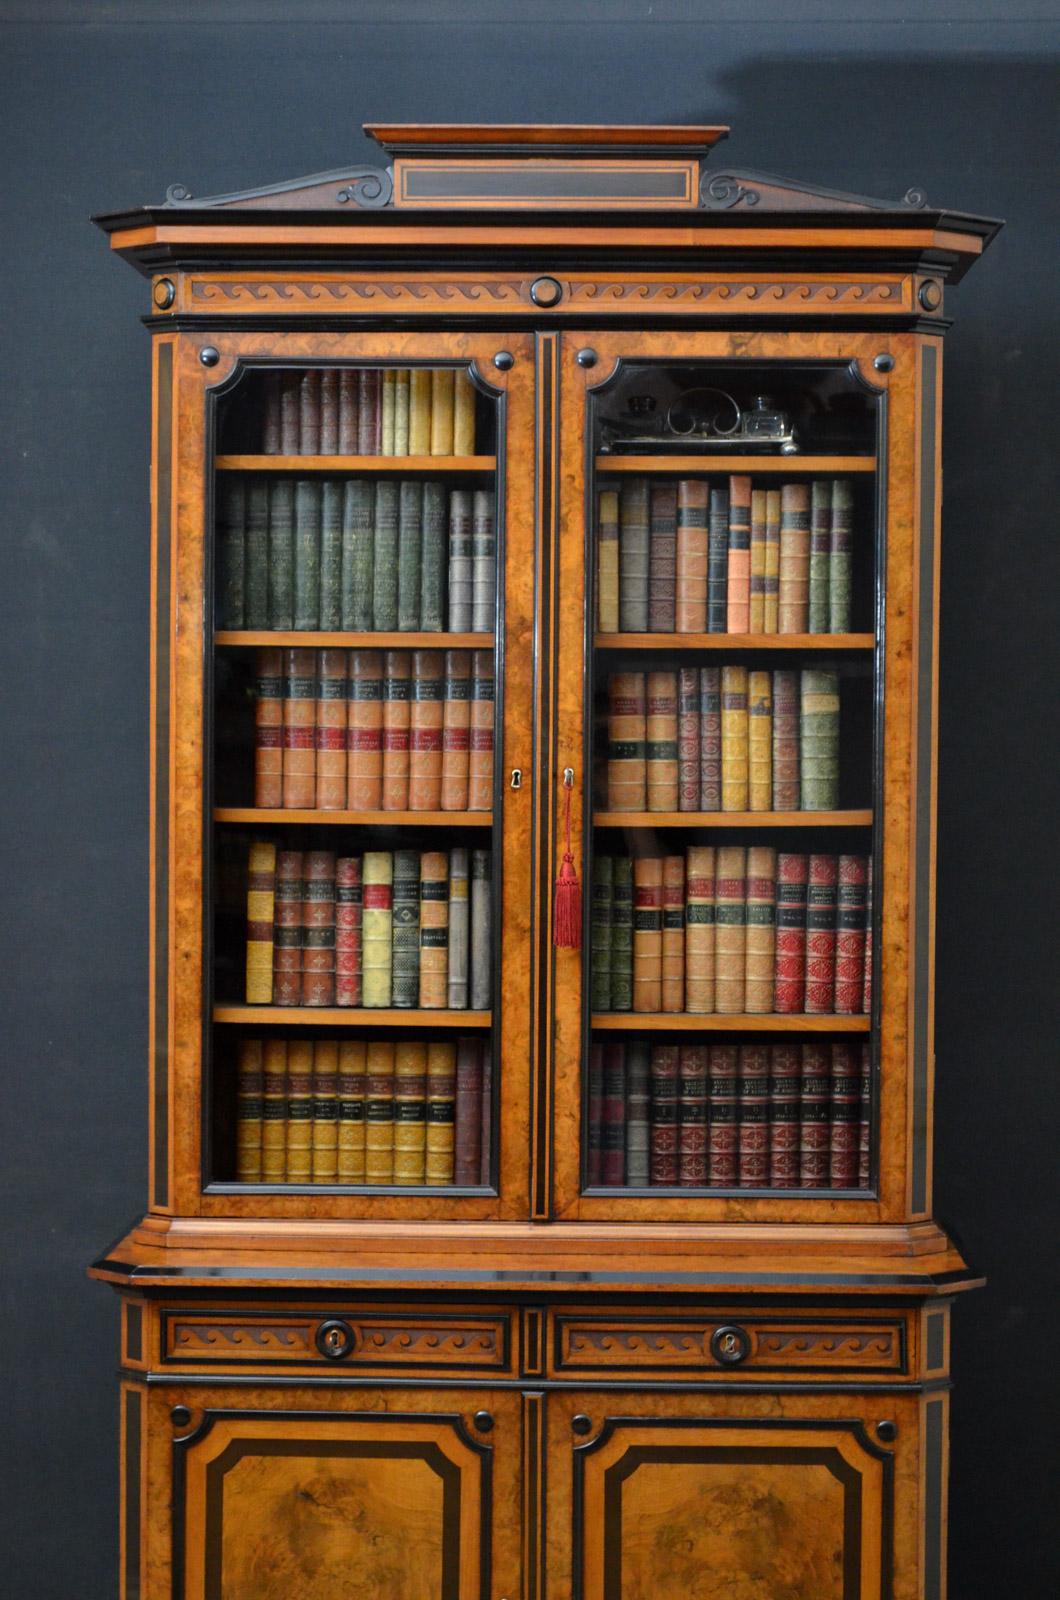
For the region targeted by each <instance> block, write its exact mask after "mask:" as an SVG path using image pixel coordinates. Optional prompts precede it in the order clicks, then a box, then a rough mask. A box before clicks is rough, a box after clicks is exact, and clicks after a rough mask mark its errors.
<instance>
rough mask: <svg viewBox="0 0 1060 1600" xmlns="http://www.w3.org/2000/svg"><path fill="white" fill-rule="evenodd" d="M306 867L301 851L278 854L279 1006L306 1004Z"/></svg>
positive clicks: (275, 965) (275, 972)
mask: <svg viewBox="0 0 1060 1600" xmlns="http://www.w3.org/2000/svg"><path fill="white" fill-rule="evenodd" d="M304 876H305V867H304V862H303V857H302V852H301V850H280V851H278V852H277V855H276V900H275V909H274V913H273V933H272V938H273V951H272V999H273V1004H274V1005H277V1006H300V1005H301V1004H302V902H303V900H304V899H305V883H304Z"/></svg>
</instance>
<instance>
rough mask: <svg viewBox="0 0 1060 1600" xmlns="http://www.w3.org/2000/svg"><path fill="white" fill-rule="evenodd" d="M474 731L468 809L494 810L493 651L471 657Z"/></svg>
mask: <svg viewBox="0 0 1060 1600" xmlns="http://www.w3.org/2000/svg"><path fill="white" fill-rule="evenodd" d="M470 721H471V727H470V740H471V742H470V748H469V750H468V758H467V809H468V810H469V811H490V810H492V808H493V651H492V650H474V651H472V654H471V719H470Z"/></svg>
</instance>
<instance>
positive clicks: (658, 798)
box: [644, 672, 677, 811]
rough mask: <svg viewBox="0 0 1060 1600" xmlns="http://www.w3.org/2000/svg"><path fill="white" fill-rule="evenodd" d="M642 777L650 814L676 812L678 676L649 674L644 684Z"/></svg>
mask: <svg viewBox="0 0 1060 1600" xmlns="http://www.w3.org/2000/svg"><path fill="white" fill-rule="evenodd" d="M645 699H646V713H647V714H646V717H645V752H644V753H645V775H646V790H647V800H648V810H649V811H676V810H677V674H676V673H675V672H649V673H647V675H646V684H645Z"/></svg>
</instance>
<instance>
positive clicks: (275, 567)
mask: <svg viewBox="0 0 1060 1600" xmlns="http://www.w3.org/2000/svg"><path fill="white" fill-rule="evenodd" d="M294 519H295V485H294V483H293V481H292V480H291V479H290V478H277V479H276V480H275V482H273V483H270V484H269V488H268V558H267V572H268V580H267V581H268V596H269V598H268V613H269V616H268V626H269V627H270V628H276V629H281V628H293V627H294V565H295V545H294V541H295V523H294Z"/></svg>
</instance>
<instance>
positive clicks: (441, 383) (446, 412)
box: [431, 367, 454, 456]
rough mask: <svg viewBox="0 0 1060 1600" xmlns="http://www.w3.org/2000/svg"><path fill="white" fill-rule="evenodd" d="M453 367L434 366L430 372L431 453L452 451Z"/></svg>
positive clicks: (444, 454) (441, 454)
mask: <svg viewBox="0 0 1060 1600" xmlns="http://www.w3.org/2000/svg"><path fill="white" fill-rule="evenodd" d="M453 376H454V374H453V369H452V367H435V369H434V371H433V372H432V373H431V455H432V456H451V455H452V453H453Z"/></svg>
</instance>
